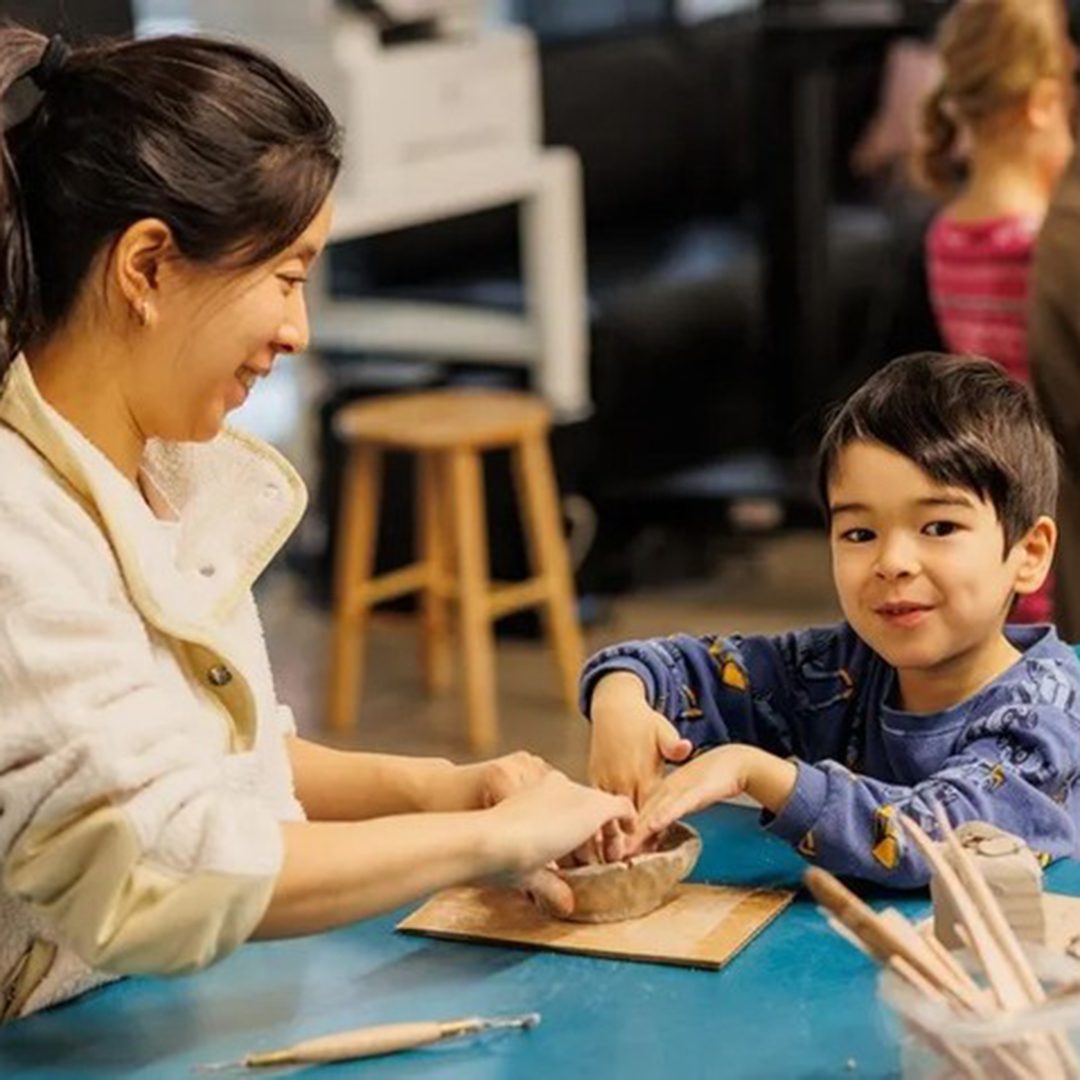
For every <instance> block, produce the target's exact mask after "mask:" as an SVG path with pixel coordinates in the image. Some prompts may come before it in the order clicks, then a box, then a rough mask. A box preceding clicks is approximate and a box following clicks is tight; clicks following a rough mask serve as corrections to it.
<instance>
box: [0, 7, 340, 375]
mask: <svg viewBox="0 0 1080 1080" xmlns="http://www.w3.org/2000/svg"><path fill="white" fill-rule="evenodd" d="M48 45H49V41H48V39H46V38H45V37H43V36H42V35H40V34H37V33H34V32H33V31H31V30H26V29H23V28H21V27H10V26H9V27H0V115H2V114H3V112H2V109H3V105H4V104H5V103H6V102H8V101H9V100H10V96H11V95H10V91H11V89H12V87H13V86H14V85H15V84H16V83H17V82H19V81H20V80H21V79H23V78H24V76H31V77H32V79H33V80H34V82H41V83H44V87H43V89H42V92H41V95H40V99H39V100H37V101H36V102H34V104H33V107H32V108H31V109H30V110H29V112H28V113H27V114H26V115H25V116H23V117H22V118H21V119H19V120H18V121H17V122H16V123H14V124H13V126H11V127H10V129H9V130H8V131H7V132H6V135H5V138H4V140H3V147H2V162H0V252H2V262H0V273H2V275H3V276H2V279H0V372H3V371H4V370H5V369H6V368H7V366H8V365H9V364H10V362H11V360H12V359H13V357H14V356H15V355H16V354H17V353H18V352H19V350H20V349H21V348H22V347H23V346H24V345H25V344H26V342H27V341H28V340H29V339H30V338H31V337H34V336H37V335H39V334H48V333H49V332H50V331H51V330H52V328H54V327H55V326H57V325H58V324H59V323H60V322H61V321H62V320H63V319H64V317H65V316H66V315H67V314H68V312H69V311H70V309H71V307H72V305H73V303H74V301H75V299H76V297H77V296H78V293H79V289H80V286H81V284H82V282H83V279H84V277H85V275H86V273H87V271H88V269H89V267H90V264H91V262H92V260H93V259H94V257H95V256H96V255H97V253H98V252H99V251H100V250H101V249H102V248H103V247H104V246H105V245H106V244H108V243H110V242H111V241H112V240H114V239H115V238H117V237H118V236H119V235H120V234H121V233H122V232H123V231H124V230H125V229H126V228H127V227H128V226H130V225H131V224H132V223H133V222H135V221H138V220H140V219H142V218H151V217H152V218H159V219H160V220H162V221H164V222H165V224H167V225H168V226H169V228H170V229H171V230H172V234H173V238H174V240H175V242H176V244H177V247H178V248H179V250H180V252H181V254H182V255H183V256H184V257H185V258H187V259H190V260H191V261H193V262H195V263H201V264H204V265H211V264H216V263H221V262H226V263H228V264H231V265H234V266H236V267H237V268H242V267H246V266H252V265H255V264H257V263H259V262H261V261H263V260H264V259H266V258H269V257H270V256H271V255H273V254H275V253H276V252H278V251H282V250H284V249H285V248H287V247H288V246H289V244H291V243H292V242H293V241H294V240H295V239H296V238H297V237H298V236H299V235H300V234H301V233H302V232H303V231H304V229H305V228H307V226H308V225H309V224H310V222H311V221H312V219H313V218H314V217H315V216H316V214H317V213H318V211H319V208H320V207H321V206H322V204H323V202H324V201H325V199H326V197H327V195H328V194H329V192H330V188H331V187H332V185H333V182H334V179H335V177H336V176H337V171H338V168H339V165H340V161H341V129H340V127H339V126H338V124H337V122H336V121H335V120H334V117H333V115H332V114H331V112H330V110H329V109H328V108H327V106H326V104H325V103H324V102H323V100H322V99H321V98H320V97H319V96H318V94H316V93H315V92H314V91H313V90H312V89H311V88H310V87H308V86H307V85H306V84H305V83H304V82H303V81H302V80H300V79H299V78H297V77H296V76H294V75H291V74H289V73H288V72H287V71H285V70H283V69H282V68H281V67H280V66H279V65H278V64H276V63H275V62H274V61H273V60H271V59H269V58H268V57H266V56H264V55H262V54H261V53H258V52H256V51H255V50H253V49H249V48H247V47H245V46H243V45H240V44H237V43H234V42H228V41H219V40H214V39H211V38H202V37H189V36H172V37H159V38H148V39H145V40H138V41H127V40H111V41H106V42H104V43H100V44H95V45H92V46H88V47H85V48H77V49H74V50H71V51H70V52H68V51H67V50H64V49H63V48H61V49H59V50H58V49H57V48H56V46H55V44H54V46H53V48H52V49H51V50H50V56H49V59H48V62H47V63H46V65H45V66H44V68H43V67H42V66H41V61H42V59H43V58H44V57H45V53H46V48H47V46H48ZM58 52H59V53H60V54H61V55H60V56H59V57H58V56H57V53H58ZM58 59H59V60H60V62H59V63H57V60H58ZM46 69H48V70H46ZM28 85H29V80H28Z"/></svg>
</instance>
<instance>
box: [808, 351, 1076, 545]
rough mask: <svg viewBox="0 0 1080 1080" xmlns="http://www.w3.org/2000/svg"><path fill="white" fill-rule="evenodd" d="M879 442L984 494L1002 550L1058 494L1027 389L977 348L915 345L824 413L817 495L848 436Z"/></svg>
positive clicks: (1049, 449)
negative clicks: (969, 352)
mask: <svg viewBox="0 0 1080 1080" xmlns="http://www.w3.org/2000/svg"><path fill="white" fill-rule="evenodd" d="M858 441H866V442H876V443H880V444H881V445H882V446H886V447H888V448H889V449H890V450H895V451H896V452H897V453H898V454H903V456H904V457H906V458H908V459H909V460H910V461H913V462H914V463H915V464H916V465H918V466H919V468H920V469H922V470H923V472H925V473H926V474H927V475H928V476H929V477H931V478H932V479H933V480H935V481H936V482H937V483H939V484H942V485H945V486H948V487H958V488H964V489H966V490H968V491H971V492H974V493H975V494H976V495H978V496H979V498H981V499H985V500H987V501H988V502H990V503H991V504H992V505H993V507H994V509H995V510H996V511H997V516H998V520H999V521H1000V522H1001V524H1002V527H1003V529H1004V532H1005V550H1006V551H1008V549H1009V548H1011V547H1012V546H1013V544H1015V543H1016V541H1017V540H1019V539H1020V538H1021V537H1022V536H1023V535H1024V533H1025V532H1027V530H1028V529H1030V528H1031V526H1032V525H1034V524H1035V521H1036V520H1037V519H1038V518H1039V516H1040V515H1042V514H1047V515H1050V516H1053V513H1054V507H1055V503H1056V501H1057V485H1058V462H1057V446H1056V444H1055V443H1054V438H1053V435H1051V433H1050V428H1049V427H1048V425H1047V423H1046V420H1045V419H1044V418H1043V415H1042V413H1041V412H1040V410H1039V407H1038V405H1037V404H1036V402H1035V399H1034V397H1033V395H1032V393H1031V391H1030V390H1029V389H1028V388H1027V387H1026V386H1024V385H1023V384H1022V383H1019V382H1017V381H1016V380H1015V379H1013V378H1011V377H1010V376H1009V375H1007V374H1006V373H1005V371H1004V370H1003V369H1002V368H1001V367H999V366H998V365H997V364H995V363H993V362H992V361H990V360H984V359H982V358H981V357H977V356H952V355H949V354H947V353H934V352H922V353H913V354H912V355H910V356H901V357H899V358H898V359H896V360H893V361H891V362H890V363H889V364H887V365H886V366H885V367H884V368H882V369H881V370H880V371H878V372H877V373H875V374H874V375H872V376H871V377H870V378H869V379H868V380H867V381H866V382H865V383H863V385H862V386H861V387H859V389H858V390H857V391H856V392H855V393H854V394H853V395H852V396H851V397H850V398H849V399H848V400H847V401H846V402H844V403H843V404H842V405H839V406H838V407H837V408H836V409H835V410H834V411H833V413H832V415H831V417H830V418H829V420H828V425H827V428H826V431H825V435H824V437H823V438H822V440H821V446H820V448H819V451H818V470H817V479H818V495H819V497H820V499H821V502H822V505H823V507H824V509H825V516H826V519H827V518H828V516H829V497H828V496H829V492H828V488H829V482H830V481H831V480H832V478H833V476H834V474H835V472H836V468H837V464H838V462H839V458H840V453H841V451H842V450H843V449H844V448H845V447H846V446H848V445H849V444H850V443H853V442H858Z"/></svg>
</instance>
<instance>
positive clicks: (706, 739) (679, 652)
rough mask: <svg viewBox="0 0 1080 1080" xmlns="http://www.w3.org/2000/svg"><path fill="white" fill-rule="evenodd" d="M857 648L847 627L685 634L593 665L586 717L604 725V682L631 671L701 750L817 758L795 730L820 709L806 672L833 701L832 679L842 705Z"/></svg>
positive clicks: (611, 654)
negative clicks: (732, 746) (731, 748)
mask: <svg viewBox="0 0 1080 1080" xmlns="http://www.w3.org/2000/svg"><path fill="white" fill-rule="evenodd" d="M855 643H856V639H855V638H854V635H853V633H852V631H851V630H850V628H849V627H847V626H846V625H843V624H841V625H840V626H836V627H829V628H825V629H815V630H804V631H798V632H794V633H788V634H781V635H777V636H775V637H765V636H753V637H739V636H733V637H729V638H722V637H717V636H712V635H710V636H706V637H700V638H697V637H692V636H690V635H688V634H678V635H674V636H672V637H666V638H653V639H651V640H648V641H629V642H625V643H624V644H621V645H616V646H612V647H610V648H607V649H604V650H602V651H601V652H599V653H597V654H596V655H595V656H593V657H592V658H591V659H590V660H589V661H588V663H587V664H586V665H585V669H584V671H583V672H582V677H581V710H582V712H583V713H584V714H585V715H586V716H588V717H590V719H593V720H594V721H595V720H597V719H598V713H597V710H596V709H595V708H594V701H595V702H598V701H600V695H597V687H598V686H599V684H600V682H601V681H602V680H603V679H604V678H605V677H606V676H608V675H610V674H611V673H613V672H616V671H618V672H630V673H632V674H634V675H636V676H637V678H638V679H639V680H640V681H641V684H642V687H643V690H644V698H645V701H646V703H647V704H648V705H649V706H650V707H651V708H652V709H654V710H656V711H657V712H659V713H661V714H662V715H663V716H665V717H666V718H667V719H668V720H669V721H670V722H671V723H672V724H674V726H675V728H676V729H677V730H678V733H679V735H681V736H682V737H684V738H686V739H689V740H690V742H691V743H692V744H693V746H694V748H695V749H701V748H703V747H707V746H715V745H719V744H723V743H728V742H742V743H748V744H751V745H754V746H760V747H762V748H763V749H766V750H768V751H770V752H772V753H776V754H780V755H786V754H791V753H796V754H806V755H807V756H814V748H813V747H810V746H807V745H806V738H805V735H804V733H803V732H801V731H798V730H793V724H792V721H793V720H795V721H796V726H797V721H798V717H799V714H800V713H801V712H802V711H803V706H804V704H805V703H807V702H809V703H810V707H812V708H813V707H815V704H817V703H815V702H813V701H811V698H812V697H813V696H814V694H815V689H814V688H811V687H809V686H808V685H806V684H807V674H806V673H807V671H808V670H809V671H810V672H811V674H810V681H816V682H817V686H818V687H819V688H820V689H821V690H824V691H825V694H826V695H829V694H831V693H832V690H830V689H829V685H828V684H829V678H830V674H831V676H832V678H833V681H834V682H835V683H836V686H837V687H838V688H839V690H838V693H837V698H836V700H837V701H839V700H840V698H841V696H842V694H843V691H844V689H845V688H849V687H850V679H846V677H845V674H844V671H845V668H846V667H847V666H848V664H849V662H850V655H851V653H852V651H853V649H854V646H855ZM845 679H846V681H845ZM824 704H825V706H826V707H828V706H829V705H831V704H832V702H825V703H824ZM608 711H612V709H611V708H610V707H609V708H608ZM616 711H620V712H621V711H622V706H618V707H617V708H616Z"/></svg>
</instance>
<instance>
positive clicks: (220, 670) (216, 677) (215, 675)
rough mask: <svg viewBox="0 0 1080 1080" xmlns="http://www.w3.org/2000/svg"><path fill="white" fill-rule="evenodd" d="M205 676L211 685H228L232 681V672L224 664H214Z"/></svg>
mask: <svg viewBox="0 0 1080 1080" xmlns="http://www.w3.org/2000/svg"><path fill="white" fill-rule="evenodd" d="M206 677H207V679H208V680H209V682H210V685H211V686H228V685H229V683H231V682H232V672H231V671H230V670H229V669H228V668H227V667H226V666H225V665H224V664H215V665H214V666H213V667H212V668H211V669H210V670H209V671H208V672H207V673H206Z"/></svg>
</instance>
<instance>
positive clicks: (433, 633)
mask: <svg viewBox="0 0 1080 1080" xmlns="http://www.w3.org/2000/svg"><path fill="white" fill-rule="evenodd" d="M550 425H551V419H550V414H549V412H548V410H547V407H546V406H545V405H544V404H542V403H541V402H540V401H539V400H537V399H536V398H533V397H530V396H529V395H526V394H519V393H512V392H505V391H502V392H490V391H486V392H477V393H472V392H458V391H442V392H440V391H435V392H431V393H422V394H403V395H395V396H392V397H386V398H380V399H377V400H375V401H366V402H360V403H357V404H355V405H350V406H346V407H345V408H344V409H342V410H341V412H340V413H339V414H338V416H337V418H336V420H335V428H336V430H337V432H338V434H339V435H340V436H341V438H342V439H343V440H344V441H345V442H346V443H347V444H348V446H349V458H348V464H347V466H346V474H345V488H344V491H343V498H342V505H341V518H340V532H339V535H338V549H337V565H336V567H335V588H334V625H333V647H332V652H331V658H330V678H329V702H328V717H329V722H330V726H331V727H333V728H335V729H337V730H339V731H340V730H345V729H347V728H350V727H352V726H353V724H354V722H355V719H356V712H357V702H358V700H359V696H360V693H361V685H362V675H363V647H364V636H365V633H366V630H367V623H368V618H369V615H370V612H371V609H372V608H373V607H374V606H375V605H376V604H378V603H381V602H382V601H384V600H389V599H391V598H393V597H396V596H403V595H405V594H408V593H413V592H419V593H420V594H421V661H422V665H423V672H424V680H425V684H426V686H427V689H428V692H429V693H430V692H433V691H436V690H442V689H445V688H446V687H447V685H448V683H449V681H450V674H451V667H450V665H451V657H450V639H449V629H450V627H449V616H450V608H451V605H452V604H456V607H457V616H458V625H459V628H460V638H461V644H462V649H463V652H464V655H465V685H464V691H465V706H466V712H467V715H468V725H469V741H470V743H471V744H472V747H473V748H474V750H477V751H481V750H486V749H488V748H490V747H491V745H492V744H493V743H494V741H495V737H496V732H497V726H498V725H497V720H496V715H495V641H494V634H493V630H492V623H493V621H494V620H495V619H497V618H500V617H501V616H503V615H508V614H510V613H511V612H513V611H519V610H521V609H524V608H530V607H536V606H540V605H542V606H543V607H544V608H545V610H546V620H545V621H546V625H547V632H548V635H549V637H550V641H551V645H552V647H553V650H554V653H555V659H556V661H557V664H558V671H559V683H560V686H561V687H562V692H563V696H564V697H565V699H566V703H567V705H568V706H569V707H570V708H571V709H574V710H576V706H577V680H578V673H579V671H580V669H581V665H582V663H583V661H584V658H585V653H584V644H583V641H582V636H581V628H580V626H579V625H578V620H577V612H576V606H575V599H574V585H573V577H572V575H571V571H570V559H569V555H568V552H567V547H566V542H565V538H564V536H563V530H562V522H561V516H560V513H559V493H558V489H557V487H556V482H555V474H554V470H553V468H552V463H551V456H550V453H549V450H548V443H547V435H548V430H549V428H550ZM501 448H508V449H509V450H510V452H511V455H512V459H513V466H514V479H515V486H516V488H517V494H518V502H519V505H520V507H521V511H522V520H523V523H524V526H525V532H526V536H527V540H528V550H529V556H530V563H531V566H532V571H533V575H534V576H533V577H531V578H529V579H528V580H526V581H522V582H515V583H512V584H505V583H503V584H500V583H494V582H491V581H490V580H489V570H488V547H487V521H486V514H485V508H484V484H483V463H482V461H481V457H480V455H481V454H482V453H483V451H485V450H496V449H501ZM387 450H407V451H411V452H413V453H415V454H416V459H417V472H416V476H417V484H416V490H417V499H416V504H417V517H416V520H417V527H416V535H417V561H416V562H414V563H412V564H411V565H408V566H405V567H402V568H401V569H399V570H394V571H391V572H390V573H386V574H382V575H380V576H378V577H376V576H373V564H374V556H375V541H376V538H377V533H378V523H377V509H378V501H379V487H380V476H381V464H382V456H383V454H384V452H385V451H387Z"/></svg>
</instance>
